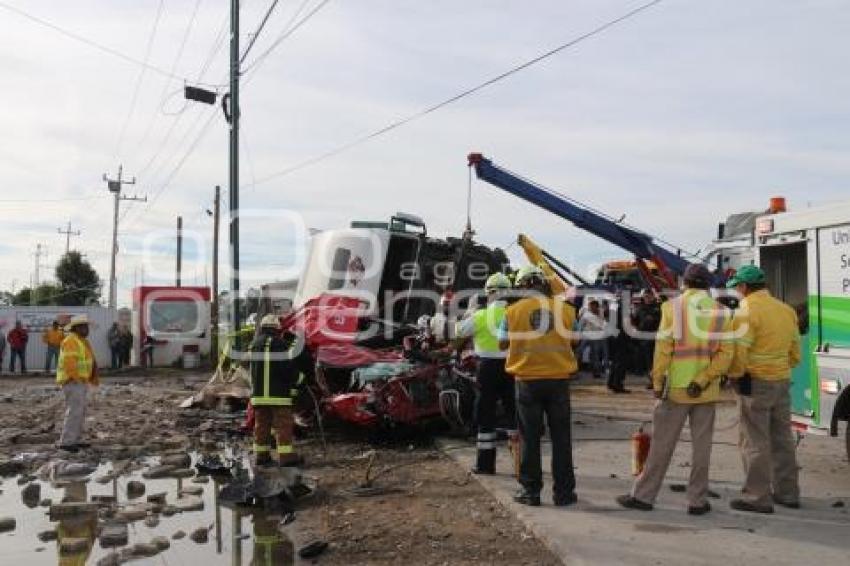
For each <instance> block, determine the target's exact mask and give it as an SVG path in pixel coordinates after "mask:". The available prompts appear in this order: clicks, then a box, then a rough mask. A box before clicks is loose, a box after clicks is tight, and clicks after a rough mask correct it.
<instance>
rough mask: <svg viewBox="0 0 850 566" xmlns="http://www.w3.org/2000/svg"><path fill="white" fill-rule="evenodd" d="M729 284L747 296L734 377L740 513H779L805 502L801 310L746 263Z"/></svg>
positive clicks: (738, 322) (738, 316) (738, 326)
mask: <svg viewBox="0 0 850 566" xmlns="http://www.w3.org/2000/svg"><path fill="white" fill-rule="evenodd" d="M727 287H729V288H734V289H736V290H737V291H738V293H740V294H741V295H742V296H743V299H742V300H741V304H740V308H739V309H738V311H737V312H736V313H735V318H734V320H733V327H734V329H735V356H734V359H733V362H732V368H731V369H730V370H729V377H730V378H731V379H733V380H734V381H733V383H735V384H736V388H737V391H738V399H739V410H740V427H741V438H740V443H739V445H740V448H741V457H742V460H743V463H744V474H745V479H744V486H743V488H742V490H741V492H742V497H741V498H740V499H733V500H732V501H731V502H730V503H729V505H730V506H731V507H732V509H736V510H738V511H750V512H756V513H773V504H774V503H777V504H779V505H783V506H785V507H790V508H792V509H796V508H798V507H799V506H800V486H799V481H798V474H797V455H796V445H795V443H794V438H793V436H792V433H791V395H790V388H791V384H790V378H791V368H793V367H795V366H796V365H797V364H799V363H800V334H799V330H798V325H797V313H796V312H795V311H794V309H793V308H791V307H790V306H788V305H786V304H785V303H783V302H782V301H779V300H777V299H775V298H773V297H772V296H771V294H770V292H769V291H768V290H767V289H766V288H765V276H764V272H763V271H762V270H761V269H759V268H758V267H756V266H754V265H746V266H744V267H742V268H741V269H739V270H738V272H737V273H736V274H735V275H734V276H733V277H732V278H731V279H730V280H729V282H728V283H727Z"/></svg>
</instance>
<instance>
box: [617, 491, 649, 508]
mask: <svg viewBox="0 0 850 566" xmlns="http://www.w3.org/2000/svg"><path fill="white" fill-rule="evenodd" d="M617 503H619V504H620V505H621V506H622V507H625V508H626V509H637V510H638V511H652V503H646V502H645V501H641V500H640V499H635V498H634V497H632V496H631V495H629V494H626V495H620V496H618V497H617Z"/></svg>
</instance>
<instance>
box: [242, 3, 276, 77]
mask: <svg viewBox="0 0 850 566" xmlns="http://www.w3.org/2000/svg"><path fill="white" fill-rule="evenodd" d="M279 1H280V0H273V1H272V3H271V6H269V9H268V10H266V15H265V16H263V20H262V21H261V22H260V25H259V26H257V31H255V32H254V33H253V34H252V35H251V40H250V41H249V42H248V47H246V48H245V51H243V52H242V57H241V58H240V59H239V63H240V64H241V63H244V62H245V57H247V56H248V53H250V52H251V48H252V47H254V43H256V42H257V38H258V37H260V33H261V32H262V31H263V28H264V27H266V22H268V21H269V16H271V15H272V12H273V11H274V9H275V6H277V4H278V2H279Z"/></svg>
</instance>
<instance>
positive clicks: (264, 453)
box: [254, 406, 293, 461]
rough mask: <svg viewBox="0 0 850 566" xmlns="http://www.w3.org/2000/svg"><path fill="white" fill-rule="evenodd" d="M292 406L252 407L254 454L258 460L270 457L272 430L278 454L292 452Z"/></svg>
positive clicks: (284, 454)
mask: <svg viewBox="0 0 850 566" xmlns="http://www.w3.org/2000/svg"><path fill="white" fill-rule="evenodd" d="M292 427H293V420H292V407H280V406H259V407H257V406H255V407H254V454H256V456H257V460H259V461H263V460H265V461H268V460H270V459H271V440H272V431H274V435H275V438H276V440H277V453H278V456H282V457H284V458H285V457H288V456H289V455H290V454H292Z"/></svg>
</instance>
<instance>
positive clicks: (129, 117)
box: [114, 0, 165, 159]
mask: <svg viewBox="0 0 850 566" xmlns="http://www.w3.org/2000/svg"><path fill="white" fill-rule="evenodd" d="M164 5H165V0H159V5H158V6H157V9H156V16H155V17H154V20H153V27H152V28H151V32H150V35H148V43H147V46H146V47H145V61H144V62H145V65H147V63H148V61H149V60H150V57H151V48H153V42H154V40H155V39H156V32H157V31H158V30H159V21H160V19H162V7H163V6H164ZM147 72H148V69H147V67H142V68H141V69H140V70H139V76H138V77H136V85H135V86H134V87H133V96H132V97H131V98H130V108H129V109H128V110H127V116H125V117H124V123H123V124H122V125H121V133H120V134H119V135H118V142H117V143H116V144H115V156H114V157H115V158H118V159H120V158H121V149H122V148H123V147H124V137H125V136H126V135H127V126H129V125H130V121H131V120H132V119H133V114H134V113H135V112H136V104H137V103H138V101H139V92H140V91H141V89H142V83H144V82H145V75H146V74H147Z"/></svg>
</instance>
